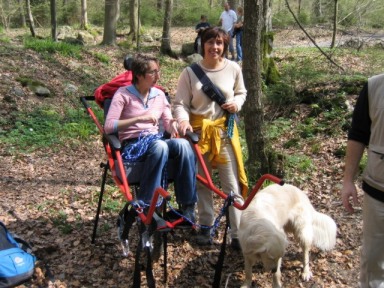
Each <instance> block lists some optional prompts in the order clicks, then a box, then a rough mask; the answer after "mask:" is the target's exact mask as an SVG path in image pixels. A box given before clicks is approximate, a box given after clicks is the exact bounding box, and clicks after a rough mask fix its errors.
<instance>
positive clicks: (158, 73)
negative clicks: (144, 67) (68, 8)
mask: <svg viewBox="0 0 384 288" xmlns="http://www.w3.org/2000/svg"><path fill="white" fill-rule="evenodd" d="M147 74H149V75H151V76H152V77H153V76H155V74H156V75H160V70H152V71H148V72H147Z"/></svg>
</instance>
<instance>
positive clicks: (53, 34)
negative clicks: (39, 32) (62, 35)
mask: <svg viewBox="0 0 384 288" xmlns="http://www.w3.org/2000/svg"><path fill="white" fill-rule="evenodd" d="M51 37H52V40H53V41H54V42H57V17H56V0H51Z"/></svg>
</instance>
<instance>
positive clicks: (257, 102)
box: [242, 0, 269, 182]
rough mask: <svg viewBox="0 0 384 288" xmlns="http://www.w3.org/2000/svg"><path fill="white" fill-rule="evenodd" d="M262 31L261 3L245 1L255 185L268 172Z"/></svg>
mask: <svg viewBox="0 0 384 288" xmlns="http://www.w3.org/2000/svg"><path fill="white" fill-rule="evenodd" d="M263 27H264V19H263V1H262V0H245V1H244V38H243V39H244V51H243V53H244V61H243V72H244V82H245V85H246V87H247V90H248V93H247V101H246V103H245V105H244V106H243V110H242V114H243V115H244V124H245V137H246V142H247V146H248V160H247V162H246V165H247V170H248V176H249V179H250V181H252V182H254V181H256V180H257V179H258V178H259V177H260V176H261V175H262V174H264V173H265V172H266V171H268V170H269V169H268V161H267V156H266V153H265V137H264V116H263V113H264V111H263V104H262V101H261V99H262V79H261V69H262V64H261V57H260V55H261V52H262V51H261V49H260V48H261V47H260V46H261V45H260V42H261V34H262V29H263Z"/></svg>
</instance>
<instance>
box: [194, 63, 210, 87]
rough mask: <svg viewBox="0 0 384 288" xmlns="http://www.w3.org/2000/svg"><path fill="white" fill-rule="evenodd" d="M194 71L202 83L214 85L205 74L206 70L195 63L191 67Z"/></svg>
mask: <svg viewBox="0 0 384 288" xmlns="http://www.w3.org/2000/svg"><path fill="white" fill-rule="evenodd" d="M190 67H191V69H192V71H193V72H194V73H195V74H196V76H197V78H199V80H200V82H201V83H202V84H203V85H204V84H208V83H212V82H211V80H210V79H209V78H208V76H207V75H206V74H205V72H204V70H203V69H201V67H200V65H199V64H197V63H193V64H192V65H191V66H190Z"/></svg>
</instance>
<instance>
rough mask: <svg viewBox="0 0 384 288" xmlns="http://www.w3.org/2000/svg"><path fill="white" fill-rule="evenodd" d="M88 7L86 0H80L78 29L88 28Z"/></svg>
mask: <svg viewBox="0 0 384 288" xmlns="http://www.w3.org/2000/svg"><path fill="white" fill-rule="evenodd" d="M87 11H88V9H87V0H81V19H80V29H83V30H87V29H88V12H87Z"/></svg>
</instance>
